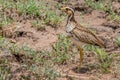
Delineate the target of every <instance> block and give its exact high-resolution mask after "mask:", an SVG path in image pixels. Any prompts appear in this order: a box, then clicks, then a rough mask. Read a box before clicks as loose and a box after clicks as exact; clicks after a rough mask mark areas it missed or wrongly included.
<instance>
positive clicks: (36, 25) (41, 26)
mask: <svg viewBox="0 0 120 80" xmlns="http://www.w3.org/2000/svg"><path fill="white" fill-rule="evenodd" d="M32 27H34V28H36V29H37V30H38V31H39V30H45V24H44V23H43V22H40V21H38V20H35V21H33V22H32Z"/></svg>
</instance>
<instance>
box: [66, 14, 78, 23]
mask: <svg viewBox="0 0 120 80" xmlns="http://www.w3.org/2000/svg"><path fill="white" fill-rule="evenodd" d="M69 22H75V23H76V20H75V18H74V14H71V15H68V19H67V24H68V23H69Z"/></svg>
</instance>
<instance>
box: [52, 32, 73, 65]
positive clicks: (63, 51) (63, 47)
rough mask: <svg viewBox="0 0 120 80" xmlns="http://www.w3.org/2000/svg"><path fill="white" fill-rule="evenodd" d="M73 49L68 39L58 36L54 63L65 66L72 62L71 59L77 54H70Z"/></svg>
mask: <svg viewBox="0 0 120 80" xmlns="http://www.w3.org/2000/svg"><path fill="white" fill-rule="evenodd" d="M71 47H72V46H71V43H70V40H69V39H68V37H66V36H64V35H62V34H60V35H59V36H58V41H57V42H56V44H55V45H54V46H53V51H52V56H53V57H54V58H53V61H54V62H55V63H58V64H65V63H67V62H68V61H70V59H73V58H74V57H75V53H74V52H72V53H70V51H71Z"/></svg>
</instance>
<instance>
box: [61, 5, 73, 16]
mask: <svg viewBox="0 0 120 80" xmlns="http://www.w3.org/2000/svg"><path fill="white" fill-rule="evenodd" d="M60 10H61V11H63V12H65V13H67V14H68V15H73V14H74V12H75V10H74V9H73V8H71V7H61V8H60Z"/></svg>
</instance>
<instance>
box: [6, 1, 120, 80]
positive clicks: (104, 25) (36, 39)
mask: <svg viewBox="0 0 120 80" xmlns="http://www.w3.org/2000/svg"><path fill="white" fill-rule="evenodd" d="M47 1H48V3H50V4H51V5H52V4H56V3H58V2H61V1H62V0H47ZM82 2H84V0H75V1H74V0H70V1H69V5H70V6H72V7H76V8H77V10H76V12H75V18H76V21H77V22H78V23H80V24H82V25H83V26H85V27H88V28H90V29H91V30H93V31H95V32H96V33H97V35H98V36H99V37H101V38H103V40H106V45H108V46H107V47H108V48H109V49H112V48H115V47H116V44H115V42H114V41H115V38H116V37H118V36H120V22H119V21H118V22H115V21H109V20H107V19H106V18H105V16H106V13H104V12H103V11H101V10H92V11H90V12H85V13H83V14H82V15H80V13H81V10H79V7H80V4H81V3H82ZM114 5H115V6H117V7H119V8H120V3H116V4H115V3H114ZM10 14H13V13H10ZM18 18H20V17H18ZM66 19H67V17H66V18H65V19H64V20H63V21H62V23H61V25H60V26H58V27H57V29H56V28H53V27H51V26H48V25H46V26H45V30H42V31H37V30H36V29H35V28H33V27H31V26H32V25H31V24H30V22H31V21H32V20H29V19H28V20H23V21H22V22H21V23H18V22H14V23H13V24H12V26H19V27H20V28H19V31H21V32H26V34H24V33H21V35H20V36H17V37H16V38H15V41H14V40H13V39H12V38H7V39H8V40H10V41H12V42H14V43H16V44H17V45H19V46H22V45H28V46H29V47H31V48H33V49H35V50H47V51H51V50H52V47H51V44H54V43H55V42H56V41H57V40H58V34H60V33H63V34H66V33H65V28H64V26H65V23H66ZM85 53H86V54H85V57H84V61H83V66H82V67H83V68H82V69H83V71H81V72H79V73H77V72H75V70H74V69H75V68H76V67H77V65H78V63H79V62H78V60H79V57H78V55H76V59H77V62H75V63H72V64H67V65H60V66H56V67H55V68H56V70H58V71H59V72H61V73H62V75H63V77H62V78H59V80H120V76H115V75H114V73H108V74H102V73H97V72H96V71H95V70H94V69H93V70H87V69H86V68H84V66H85V64H87V63H88V64H89V63H92V64H94V62H95V60H94V57H92V56H93V54H91V55H90V54H89V52H86V51H85ZM110 53H116V54H120V48H119V47H117V48H115V49H113V50H111V51H110ZM88 55H90V56H89V57H88ZM119 58H120V57H119ZM119 60H120V59H119ZM111 70H112V69H111ZM111 72H112V71H111ZM66 74H67V75H68V76H66ZM18 75H19V74H18Z"/></svg>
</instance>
